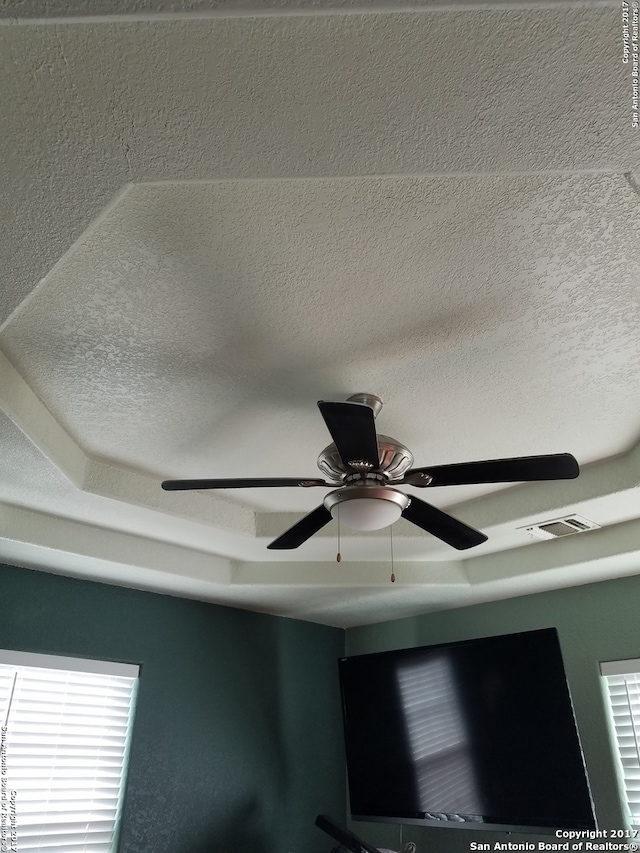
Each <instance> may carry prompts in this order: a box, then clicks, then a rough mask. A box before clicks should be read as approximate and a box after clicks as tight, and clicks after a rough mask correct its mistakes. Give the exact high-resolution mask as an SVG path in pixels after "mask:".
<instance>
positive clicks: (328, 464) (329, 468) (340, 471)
mask: <svg viewBox="0 0 640 853" xmlns="http://www.w3.org/2000/svg"><path fill="white" fill-rule="evenodd" d="M378 456H379V458H380V465H379V467H378V471H377V472H376V473H380V474H382V475H383V477H384V479H385V480H386V482H395V481H396V480H401V479H402V477H403V476H404V474H405V473H406V472H407V471H408V470H409V469H410V468H411V466H412V465H413V454H412V453H411V451H410V450H409V449H408V448H406V447H405V446H404V444H401V443H400V442H399V441H396V439H395V438H391V437H390V436H388V435H381V434H380V433H378ZM318 468H319V469H320V470H321V471H322V473H323V474H324V476H325V477H327V478H328V479H329V480H331V481H333V482H334V483H343V482H344V481H345V479H346V477H348V476H349V475H350V474H353V473H354V472H355V471H357V470H358V466H357V465H354V466H349V465H345V464H344V462H343V461H342V459H341V458H340V454H339V453H338V449H337V447H336V446H335V444H330V445H329V446H328V447H325V449H324V450H323V451H322V453H321V454H320V456H318Z"/></svg>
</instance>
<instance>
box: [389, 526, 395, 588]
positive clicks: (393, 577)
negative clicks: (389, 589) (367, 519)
mask: <svg viewBox="0 0 640 853" xmlns="http://www.w3.org/2000/svg"><path fill="white" fill-rule="evenodd" d="M389 544H390V545H391V583H395V582H396V576H395V574H394V571H393V524H392V525H391V527H390V528H389Z"/></svg>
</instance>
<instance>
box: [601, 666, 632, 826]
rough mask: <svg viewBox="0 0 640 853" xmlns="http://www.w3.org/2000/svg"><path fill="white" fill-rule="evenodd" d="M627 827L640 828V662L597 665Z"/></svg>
mask: <svg viewBox="0 0 640 853" xmlns="http://www.w3.org/2000/svg"><path fill="white" fill-rule="evenodd" d="M600 672H601V674H602V677H603V680H604V682H605V684H606V688H607V694H608V698H609V710H610V714H611V723H612V728H613V734H614V738H615V745H616V755H617V758H618V771H619V774H620V781H621V788H622V791H623V794H624V801H625V806H626V812H627V818H628V821H629V825H630V826H632V827H636V828H640V659H638V660H620V661H608V662H607V663H601V664H600Z"/></svg>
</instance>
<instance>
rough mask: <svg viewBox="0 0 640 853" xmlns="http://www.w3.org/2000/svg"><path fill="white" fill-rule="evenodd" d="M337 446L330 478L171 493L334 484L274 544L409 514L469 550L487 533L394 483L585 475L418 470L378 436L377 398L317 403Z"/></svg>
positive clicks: (554, 468) (561, 456)
mask: <svg viewBox="0 0 640 853" xmlns="http://www.w3.org/2000/svg"><path fill="white" fill-rule="evenodd" d="M318 408H319V409H320V414H321V415H322V418H323V420H324V422H325V424H326V426H327V429H328V430H329V433H330V435H331V438H332V439H333V442H332V444H330V445H329V446H328V447H326V448H325V449H324V450H323V451H322V453H321V454H320V456H319V457H318V468H319V469H320V471H321V472H322V473H323V474H324V475H325V476H326V477H327V478H328V479H327V480H320V479H315V478H313V477H306V478H301V477H300V478H298V477H274V478H246V479H221V480H166V481H165V482H164V483H162V488H163V489H166V490H167V491H177V490H181V489H242V488H276V487H283V486H302V487H304V488H312V487H315V486H324V487H329V488H331V487H335V486H337V487H338V488H334V491H332V492H330V493H329V494H328V495H327V496H326V497H325V499H324V501H323V503H322V504H320V506H318V507H316V508H315V509H314V510H312V512H310V513H308V514H307V515H305V516H304V517H303V518H301V519H300V521H298V522H296V524H294V525H293V526H292V527H290V528H289V530H286V531H285V532H284V533H283V534H282V535H281V536H279V537H278V538H277V539H275V540H274V541H273V542H271V543H270V544H269V545H268V546H267V547H268V548H269V549H275V550H288V549H292V548H298V547H299V546H300V545H302V543H303V542H306V541H307V539H309V538H310V537H311V536H313V535H314V534H315V533H317V532H318V531H319V530H321V529H322V528H323V527H324V526H325V525H326V524H328V523H329V522H330V521H331V519H332V518H338V517H339V519H340V522H341V523H342V524H345V525H346V526H347V527H351V528H353V529H355V530H361V531H366V530H381V529H382V528H384V527H388V526H389V525H391V524H393V523H394V522H396V521H398V519H399V518H400V517H403V518H404V519H406V520H407V521H409V522H411V523H412V524H415V525H416V526H417V527H420V528H421V529H422V530H425V531H426V532H427V533H430V534H432V535H433V536H435V537H437V538H438V539H440V540H442V541H443V542H446V543H447V544H448V545H451V546H452V547H453V548H456V549H457V550H460V551H462V550H465V549H467V548H473V547H475V546H476V545H480V544H481V543H482V542H486V540H487V537H486V536H485V535H484V533H481V532H480V531H478V530H474V529H473V528H472V527H469V525H467V524H464V522H462V521H458V519H456V518H454V517H453V516H451V515H449V514H448V513H446V512H443V511H442V510H440V509H438V508H437V507H434V506H431V504H428V503H426V502H425V501H422V500H420V499H419V498H416V497H413V496H412V497H409V496H408V495H405V494H404V493H403V492H400V491H398V490H397V489H396V488H393V486H396V485H402V484H404V485H408V486H414V487H417V488H428V487H435V486H456V485H470V484H481V483H519V482H526V481H534V480H565V479H573V478H574V477H577V476H578V474H579V473H580V469H579V467H578V463H577V462H576V460H575V459H574V457H573V456H571V454H570V453H555V454H549V455H545V456H520V457H515V458H512V459H490V460H486V461H481V462H463V463H456V464H451V465H435V466H431V467H429V468H412V467H411V466H412V465H413V454H412V453H411V452H410V451H409V450H408V448H406V447H405V446H404V444H401V443H400V442H399V441H396V439H395V438H391V437H390V436H387V435H382V434H379V433H378V432H377V431H376V427H375V418H376V416H377V415H378V413H379V412H380V410H381V409H382V400H381V399H380V398H379V397H377V396H376V395H375V394H364V393H361V394H354V395H352V396H351V397H349V398H348V400H347V401H346V402H325V401H323V400H320V401H319V402H318Z"/></svg>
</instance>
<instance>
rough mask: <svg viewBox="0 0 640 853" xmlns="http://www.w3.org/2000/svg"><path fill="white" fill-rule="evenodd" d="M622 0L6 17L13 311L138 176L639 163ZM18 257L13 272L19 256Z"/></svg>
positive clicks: (0, 49)
mask: <svg viewBox="0 0 640 853" xmlns="http://www.w3.org/2000/svg"><path fill="white" fill-rule="evenodd" d="M618 17H619V16H618V12H617V10H615V9H608V8H594V9H589V8H587V9H581V10H580V12H579V14H578V13H577V12H576V10H574V9H562V8H559V9H545V10H544V11H540V10H538V11H534V10H523V11H513V10H509V11H478V12H477V13H476V12H473V13H471V12H464V13H456V12H448V13H441V12H438V13H421V14H415V15H413V14H396V15H375V14H374V15H368V16H344V17H340V16H337V17H325V18H323V17H318V18H315V17H311V18H287V17H282V18H238V19H223V20H194V21H167V22H164V23H160V22H148V23H144V22H138V23H130V24H129V23H117V24H112V25H110V24H87V25H82V26H79V25H71V26H67V27H65V26H62V25H60V26H26V27H4V28H1V30H0V43H1V45H0V55H1V56H2V62H3V66H4V67H3V68H2V79H3V87H2V94H1V96H0V97H1V98H2V102H3V103H2V104H1V106H2V114H3V116H4V117H5V134H6V137H5V142H4V147H5V150H8V151H10V152H12V157H11V158H9V160H8V161H6V162H5V170H6V171H7V174H5V175H3V176H2V181H1V182H0V187H1V188H2V189H1V192H2V193H3V198H2V207H3V210H4V211H5V215H6V231H5V234H6V239H5V240H3V241H2V254H1V255H0V269H1V270H2V271H3V272H2V274H3V276H5V277H6V276H9V277H8V278H5V281H4V283H3V286H2V288H1V289H0V294H1V296H0V318H2V319H4V318H6V317H7V316H8V315H9V313H10V311H11V310H13V309H14V308H15V307H16V306H17V305H18V304H19V303H20V301H21V300H22V299H23V298H24V297H25V296H26V295H27V294H28V293H29V292H30V290H31V289H32V288H33V287H34V285H35V284H36V283H37V281H38V280H39V279H40V278H42V277H43V276H44V275H45V274H46V273H47V272H48V271H49V269H50V268H51V266H52V265H53V264H54V263H55V262H56V261H57V260H58V258H59V257H60V256H61V255H62V254H63V253H64V251H66V250H67V249H68V248H69V247H70V246H71V244H72V243H73V241H74V240H75V239H77V238H78V237H79V236H80V235H81V234H82V232H83V231H84V230H85V228H86V227H87V226H88V225H89V223H90V222H91V221H92V219H93V218H94V217H96V216H97V215H98V214H99V212H100V211H101V210H102V209H103V208H104V207H105V205H106V204H107V203H108V202H109V200H110V199H111V198H112V197H113V196H114V195H115V194H116V193H117V192H118V191H119V190H120V189H121V188H122V186H123V184H124V183H126V182H127V181H148V180H167V179H171V180H175V179H180V180H184V179H194V178H199V179H212V178H229V177H243V178H265V177H280V178H284V177H294V176H295V177H305V176H332V175H336V176H339V175H358V174H360V175H362V174H364V175H367V174H380V173H382V174H389V173H393V174H398V173H410V174H419V173H423V174H424V173H433V172H436V173H438V172H444V173H457V172H464V173H469V172H472V173H474V172H480V173H486V172H494V173H500V172H513V171H526V172H536V171H545V172H546V171H555V170H573V169H578V170H590V169H606V170H619V171H629V170H631V169H632V168H633V167H634V166H635V165H636V164H637V163H638V161H639V160H640V136H639V135H638V134H636V133H634V132H633V130H632V129H631V125H630V121H627V118H628V115H627V113H628V104H627V102H626V99H625V98H624V97H623V96H622V94H621V93H623V92H624V91H625V86H627V84H629V86H630V83H629V81H628V79H627V73H626V70H625V67H624V66H623V65H622V63H621V62H620V61H619V57H618V52H619V44H618V42H619V33H618V29H619V20H618ZM9 270H11V273H10V275H9V273H8V271H9Z"/></svg>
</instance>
